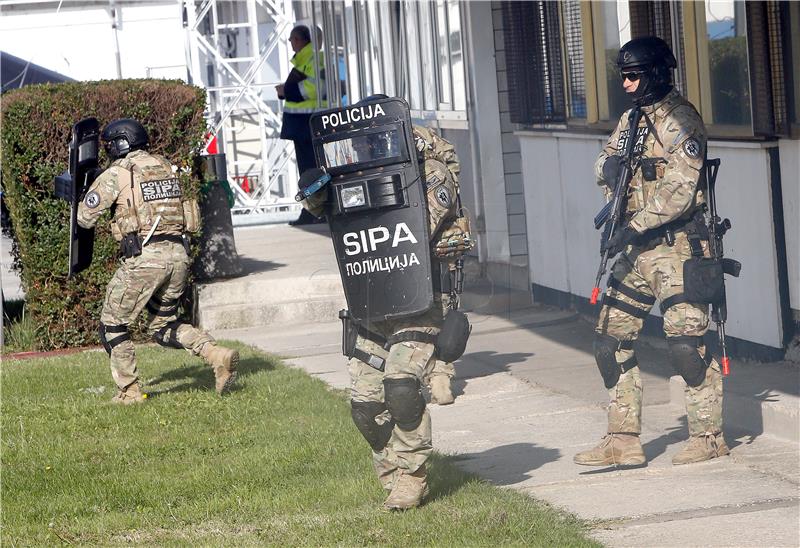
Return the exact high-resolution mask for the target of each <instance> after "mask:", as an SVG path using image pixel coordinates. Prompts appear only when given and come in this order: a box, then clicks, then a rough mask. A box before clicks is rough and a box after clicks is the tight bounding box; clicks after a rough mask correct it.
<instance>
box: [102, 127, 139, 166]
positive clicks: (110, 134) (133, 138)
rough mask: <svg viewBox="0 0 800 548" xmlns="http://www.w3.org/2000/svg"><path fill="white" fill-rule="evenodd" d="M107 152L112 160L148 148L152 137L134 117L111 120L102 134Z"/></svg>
mask: <svg viewBox="0 0 800 548" xmlns="http://www.w3.org/2000/svg"><path fill="white" fill-rule="evenodd" d="M100 138H101V139H102V140H103V144H104V145H105V148H106V152H107V153H108V155H109V156H110V157H111V159H112V160H116V159H117V158H123V157H125V156H126V155H127V154H128V153H129V152H133V151H134V150H139V149H143V148H147V145H149V144H150V139H149V138H148V136H147V130H145V129H144V126H143V125H142V124H140V123H139V122H137V121H136V120H134V119H132V118H120V119H119V120H114V121H113V122H110V123H109V124H108V125H107V126H106V127H105V129H104V130H103V133H101V134H100Z"/></svg>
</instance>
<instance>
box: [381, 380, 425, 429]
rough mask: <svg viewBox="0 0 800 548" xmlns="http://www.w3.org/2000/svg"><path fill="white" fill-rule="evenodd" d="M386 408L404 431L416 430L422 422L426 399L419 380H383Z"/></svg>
mask: <svg viewBox="0 0 800 548" xmlns="http://www.w3.org/2000/svg"><path fill="white" fill-rule="evenodd" d="M383 391H384V394H385V399H386V407H387V409H389V413H391V414H392V418H393V419H394V421H395V422H396V423H397V426H399V427H400V428H401V429H402V430H406V431H409V430H414V429H415V428H416V427H417V426H419V424H420V423H421V422H422V414H423V413H424V412H425V398H423V397H422V390H421V389H420V384H419V379H417V378H415V377H403V378H402V379H383Z"/></svg>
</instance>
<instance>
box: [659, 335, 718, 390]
mask: <svg viewBox="0 0 800 548" xmlns="http://www.w3.org/2000/svg"><path fill="white" fill-rule="evenodd" d="M701 342H702V337H688V336H686V337H667V343H668V344H669V358H670V361H671V362H672V367H673V368H674V369H675V371H676V372H677V373H678V374H679V375H680V376H681V377H683V380H685V381H686V384H687V385H689V386H691V387H693V388H695V387H697V386H700V385H701V384H703V381H704V380H705V378H706V369H707V368H708V364H709V363H711V352H709V351H708V350H706V358H705V359H703V357H702V356H701V355H700V351H699V350H698V346H700V343H701Z"/></svg>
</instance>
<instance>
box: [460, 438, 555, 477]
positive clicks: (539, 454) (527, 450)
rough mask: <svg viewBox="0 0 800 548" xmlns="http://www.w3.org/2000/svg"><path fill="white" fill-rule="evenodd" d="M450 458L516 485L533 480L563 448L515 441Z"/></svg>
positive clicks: (472, 469) (474, 469)
mask: <svg viewBox="0 0 800 548" xmlns="http://www.w3.org/2000/svg"><path fill="white" fill-rule="evenodd" d="M450 458H451V459H452V460H453V461H454V462H458V463H460V464H461V465H462V466H463V467H464V468H466V469H467V470H468V471H470V472H472V473H475V474H478V475H480V476H481V477H482V478H485V479H487V480H489V481H491V482H492V483H494V484H496V485H515V484H517V483H521V482H523V481H526V480H528V479H530V477H531V475H530V473H531V472H533V471H534V470H536V469H537V468H539V467H541V466H544V465H545V464H547V463H549V462H555V461H557V460H559V459H560V458H561V451H560V450H558V449H554V448H550V447H542V446H540V445H536V444H535V443H511V444H508V445H500V446H498V447H493V448H491V449H487V450H486V451H482V452H480V453H463V454H461V455H457V456H454V457H450Z"/></svg>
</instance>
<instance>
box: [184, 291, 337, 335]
mask: <svg viewBox="0 0 800 548" xmlns="http://www.w3.org/2000/svg"><path fill="white" fill-rule="evenodd" d="M346 307H347V303H346V302H345V300H344V297H339V298H337V297H331V298H324V299H302V300H295V301H283V302H272V303H270V302H251V303H244V304H229V305H224V306H202V307H200V308H199V310H198V314H197V321H198V324H199V325H200V327H201V328H202V329H205V330H209V331H210V330H217V329H236V328H240V327H256V326H263V327H274V326H280V327H283V326H286V325H296V324H303V323H320V322H330V321H334V320H337V319H338V318H339V310H341V309H343V308H346Z"/></svg>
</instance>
